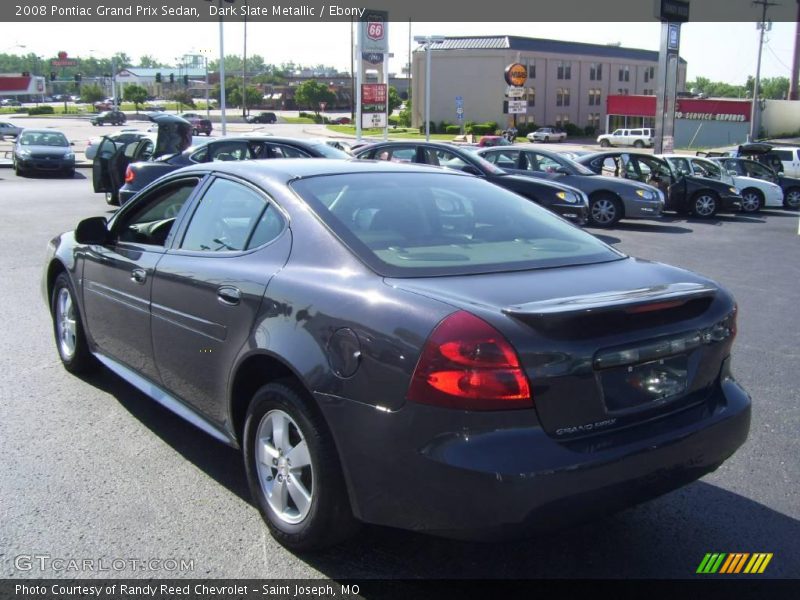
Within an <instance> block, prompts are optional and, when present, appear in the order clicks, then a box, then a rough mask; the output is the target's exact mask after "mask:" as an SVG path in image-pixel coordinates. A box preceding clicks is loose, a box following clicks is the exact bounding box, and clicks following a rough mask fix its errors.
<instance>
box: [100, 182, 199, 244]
mask: <svg viewBox="0 0 800 600" xmlns="http://www.w3.org/2000/svg"><path fill="white" fill-rule="evenodd" d="M199 183H200V180H199V179H197V178H194V177H193V178H191V179H185V180H181V181H178V182H174V183H170V184H167V185H164V186H161V187H159V188H157V189H155V190H152V191H151V192H149V193H148V194H147V195H146V196H144V197H140V198H137V199H136V201H135V203H133V204H131V206H130V208H128V207H127V206H126V210H125V211H124V213H122V214H120V218H119V220H118V221H116V222H115V223H114V224H113V226H112V231H113V232H114V233H115V234H116V237H117V240H118V241H120V242H129V243H133V244H146V245H148V246H164V244H165V243H166V241H167V237H168V236H169V234H170V232H171V231H172V227H173V226H174V224H175V219H176V218H177V216H178V214H179V213H180V212H181V209H182V208H183V205H184V204H185V203H186V201H187V200H188V199H189V196H191V195H192V192H193V191H194V190H195V188H196V187H197V185H198V184H199Z"/></svg>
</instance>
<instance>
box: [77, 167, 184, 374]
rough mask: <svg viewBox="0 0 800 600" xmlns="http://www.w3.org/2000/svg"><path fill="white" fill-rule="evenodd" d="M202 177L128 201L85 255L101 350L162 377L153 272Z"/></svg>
mask: <svg viewBox="0 0 800 600" xmlns="http://www.w3.org/2000/svg"><path fill="white" fill-rule="evenodd" d="M199 182H200V179H199V178H197V177H190V178H183V179H180V180H177V181H172V182H170V183H168V184H165V185H162V186H159V187H158V188H156V189H154V190H152V191H150V192H149V193H148V194H147V195H146V196H142V197H140V198H138V199H137V200H136V202H132V203H130V204H129V205H128V206H126V207H125V208H124V209H123V210H121V211H120V213H119V214H118V215H117V217H116V218H115V219H114V221H113V222H112V225H111V235H110V237H111V240H110V241H109V242H108V243H107V244H105V245H102V246H100V245H95V246H90V247H89V249H88V251H87V252H86V254H85V256H84V267H83V301H84V308H85V312H86V324H87V327H86V329H87V331H88V332H89V334H90V336H91V338H92V340H93V341H94V343H95V344H96V346H97V348H98V350H99V351H100V353H101V354H104V355H106V356H108V357H109V358H112V359H114V360H116V361H118V362H121V363H124V364H125V365H127V366H128V367H130V368H132V369H133V370H135V371H137V372H138V373H139V374H141V375H144V376H145V377H148V378H149V379H151V380H152V381H158V380H159V377H158V372H157V370H156V368H155V364H154V361H153V351H152V340H151V337H150V292H151V288H152V284H153V273H154V271H155V267H156V265H157V264H158V261H159V260H160V259H161V257H162V256H163V255H164V252H165V246H166V243H167V240H168V239H169V236H170V235H171V234H172V231H173V228H174V226H175V224H176V223H177V220H178V219H179V218H180V217H181V215H182V212H181V211H182V210H183V207H184V205H185V204H186V201H187V200H188V199H189V197H190V196H191V194H192V192H193V191H194V190H195V189H196V187H197V186H198V184H199Z"/></svg>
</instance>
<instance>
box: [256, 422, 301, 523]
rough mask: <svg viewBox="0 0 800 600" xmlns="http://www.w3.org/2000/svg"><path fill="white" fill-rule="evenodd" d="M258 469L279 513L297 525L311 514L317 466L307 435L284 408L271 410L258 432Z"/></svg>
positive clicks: (262, 483)
mask: <svg viewBox="0 0 800 600" xmlns="http://www.w3.org/2000/svg"><path fill="white" fill-rule="evenodd" d="M256 469H257V471H258V479H259V482H260V484H261V489H262V490H263V492H264V496H265V497H266V499H267V503H268V504H269V506H270V507H271V508H272V510H273V512H274V513H275V516H276V517H277V518H278V519H280V520H281V521H283V522H285V523H288V524H290V525H294V524H297V523H300V522H301V521H302V520H303V519H305V518H306V516H308V512H309V510H310V509H311V503H312V500H313V498H314V465H313V464H312V462H311V455H310V454H309V451H308V445H307V443H306V440H305V436H304V435H303V432H302V431H301V430H300V428H299V427H298V426H297V423H296V422H295V421H294V419H292V417H290V416H289V415H288V414H287V413H285V412H284V411H282V410H277V409H276V410H271V411H269V412H268V413H267V414H265V415H264V417H263V418H262V419H261V422H260V423H259V425H258V431H257V432H256Z"/></svg>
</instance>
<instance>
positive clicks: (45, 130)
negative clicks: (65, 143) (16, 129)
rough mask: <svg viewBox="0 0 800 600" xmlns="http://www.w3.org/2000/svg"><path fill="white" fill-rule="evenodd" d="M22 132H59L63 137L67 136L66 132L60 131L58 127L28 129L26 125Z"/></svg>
mask: <svg viewBox="0 0 800 600" xmlns="http://www.w3.org/2000/svg"><path fill="white" fill-rule="evenodd" d="M24 132H25V133H60V134H61V135H63V136H64V137H67V136H66V134H65V133H64V132H63V131H60V130H58V129H30V128H28V127H26V128H25V129H24Z"/></svg>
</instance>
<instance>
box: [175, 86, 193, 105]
mask: <svg viewBox="0 0 800 600" xmlns="http://www.w3.org/2000/svg"><path fill="white" fill-rule="evenodd" d="M169 99H170V100H172V101H173V102H177V103H178V106H179V107H180V106H188V107H190V108H194V98H192V95H191V94H190V93H189V92H188V91H187V90H178V91H175V92H172V93H171V94H170V95H169Z"/></svg>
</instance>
